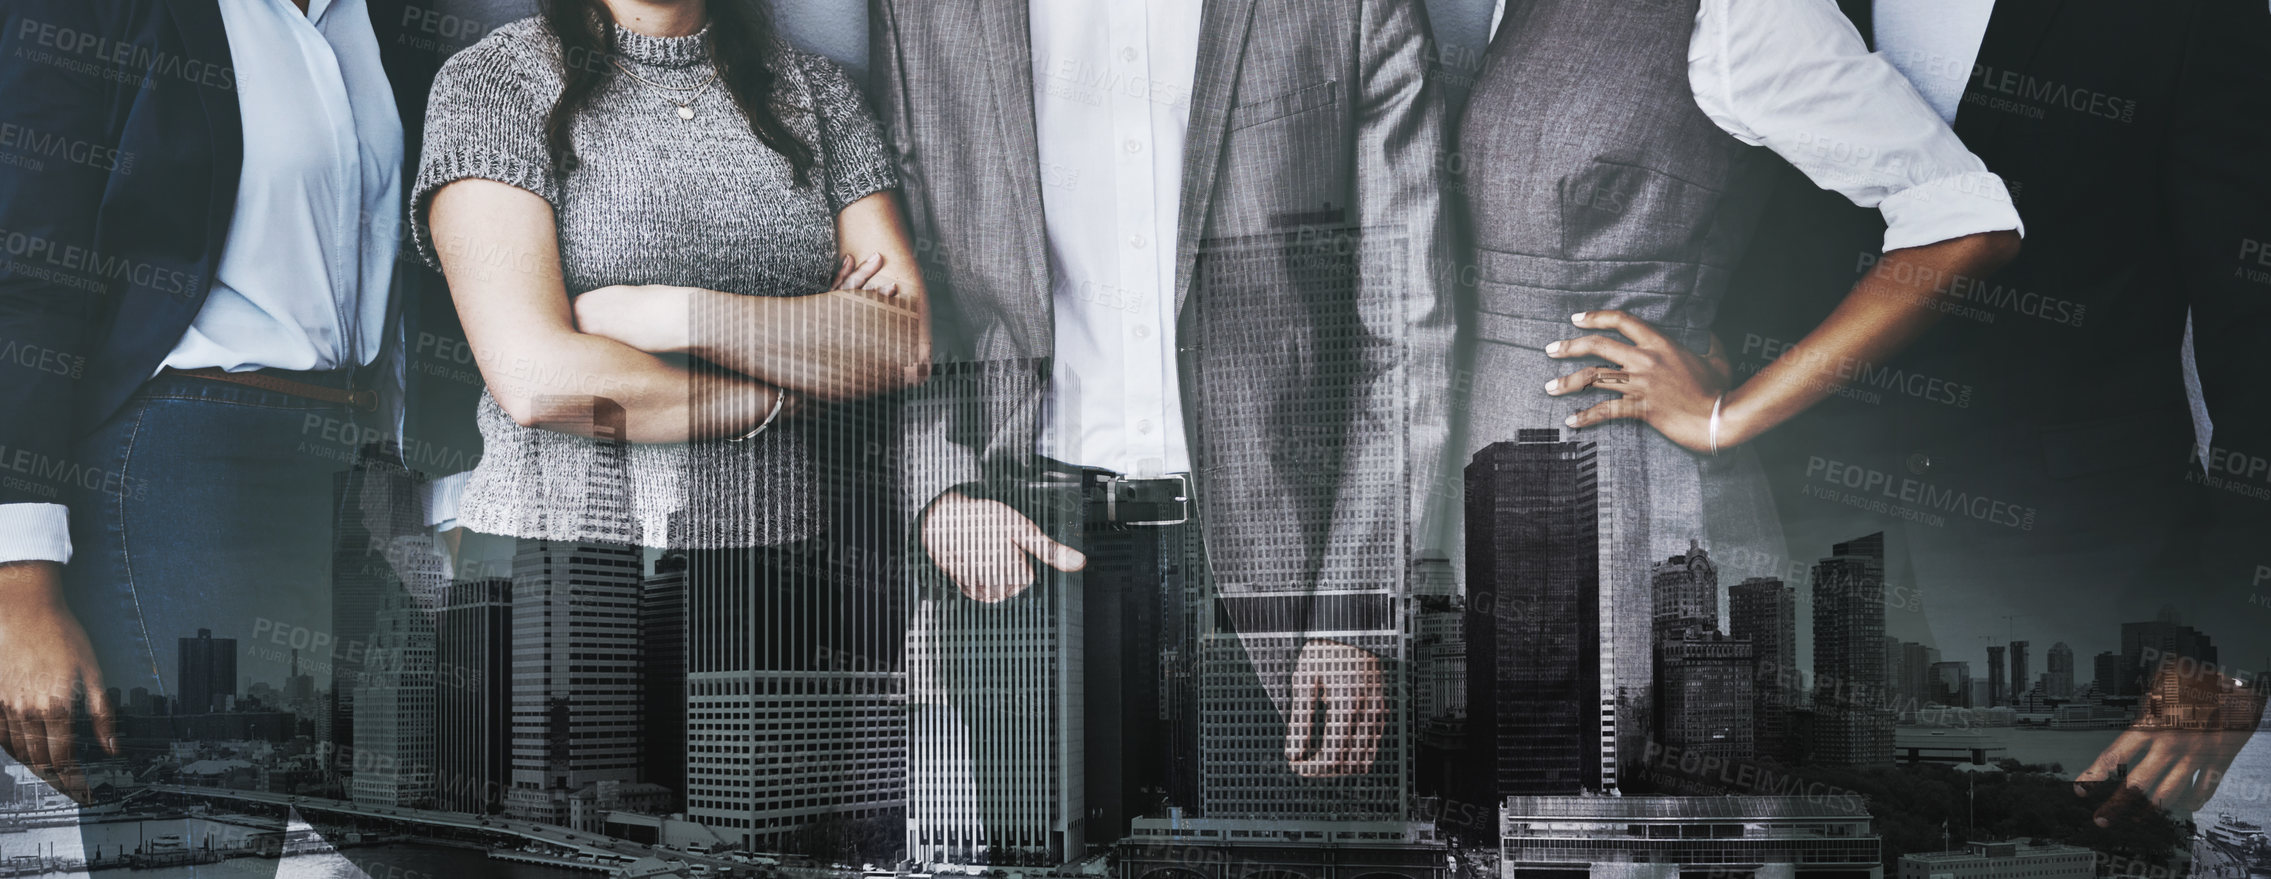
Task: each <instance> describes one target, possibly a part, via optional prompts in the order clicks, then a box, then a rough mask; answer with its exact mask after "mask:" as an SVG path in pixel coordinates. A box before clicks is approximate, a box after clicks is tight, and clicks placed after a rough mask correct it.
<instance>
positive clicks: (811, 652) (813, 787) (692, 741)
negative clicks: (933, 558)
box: [648, 548, 1009, 860]
mask: <svg viewBox="0 0 2271 879" xmlns="http://www.w3.org/2000/svg"><path fill="white" fill-rule="evenodd" d="M815 549H816V548H808V549H797V548H758V549H752V550H728V551H697V552H694V553H691V554H690V555H689V557H688V558H687V559H686V561H685V563H684V569H683V571H682V572H681V571H677V570H672V569H673V568H676V567H677V565H675V564H670V563H669V562H670V559H669V557H665V563H666V564H665V565H664V566H663V567H662V568H661V569H659V570H658V574H657V576H656V577H655V578H654V579H651V580H649V581H648V597H649V599H650V601H654V602H660V601H667V599H666V598H664V595H665V594H667V592H668V591H669V590H670V589H672V588H675V587H672V586H670V585H669V584H671V583H673V582H679V578H680V577H681V576H682V578H683V579H682V582H683V583H684V586H683V588H684V599H683V601H684V608H683V610H682V611H667V612H668V613H671V614H672V615H673V617H674V618H673V619H671V620H657V619H650V623H653V624H654V625H656V626H657V627H658V628H662V627H668V626H671V625H682V626H683V627H684V633H685V634H684V641H683V643H684V644H685V650H684V654H683V656H684V658H683V662H684V665H683V668H684V671H683V672H682V674H683V681H684V682H683V684H682V685H681V686H682V687H683V692H684V694H685V695H684V697H683V703H682V704H684V706H685V709H684V710H685V712H686V719H685V722H684V727H683V728H684V730H685V732H684V735H683V737H684V739H685V741H686V754H685V755H684V760H685V763H684V766H685V768H684V772H685V775H686V814H687V817H689V818H692V819H693V820H695V821H697V822H700V823H701V824H703V825H705V826H708V827H710V828H712V829H713V830H715V831H716V832H717V833H718V835H720V836H722V837H725V838H726V839H729V840H734V841H736V842H739V843H740V844H741V845H743V846H745V847H748V848H751V849H756V850H763V851H802V850H804V847H805V846H804V843H803V842H802V840H804V839H806V838H808V837H810V836H812V835H816V834H818V833H819V831H818V830H817V829H815V828H816V826H822V825H826V826H839V827H844V828H869V829H872V830H874V831H876V832H884V831H885V830H886V829H887V830H888V832H889V833H892V834H896V833H901V832H904V831H905V829H906V819H905V814H904V811H903V810H904V809H905V808H906V805H907V777H908V776H907V772H908V766H907V757H908V755H907V747H908V746H907V734H908V730H907V693H906V676H905V673H904V670H903V664H902V661H901V655H902V654H901V647H902V644H901V639H904V638H905V637H906V634H907V632H906V629H905V627H904V626H901V625H898V624H897V623H896V620H897V614H898V613H899V608H900V607H901V605H900V604H898V603H897V601H896V600H895V599H894V598H893V597H892V596H891V595H890V594H889V592H888V589H887V587H886V586H885V585H884V584H883V583H882V582H881V580H880V579H879V578H877V576H876V575H877V573H878V572H875V571H865V570H861V569H858V568H856V567H854V566H852V564H851V563H850V561H849V560H850V559H851V558H852V556H849V555H846V554H839V553H834V552H828V551H825V550H818V551H814V550H815ZM649 607H650V609H655V608H654V605H653V604H650V606H649ZM654 631H655V630H654V629H650V632H654ZM658 634H659V633H658ZM995 744H1005V745H1006V744H1009V743H995ZM815 854H822V855H825V854H827V853H826V852H815ZM939 860H945V859H939Z"/></svg>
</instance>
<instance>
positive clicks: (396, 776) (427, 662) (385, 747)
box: [350, 590, 437, 807]
mask: <svg viewBox="0 0 2271 879" xmlns="http://www.w3.org/2000/svg"><path fill="white" fill-rule="evenodd" d="M434 669H435V665H434V617H433V613H432V612H431V611H430V610H429V605H427V604H426V603H425V601H424V600H421V599H420V598H418V597H415V596H412V595H410V594H409V593H407V592H404V591H401V590H396V591H395V592H394V593H393V594H391V595H388V596H387V597H386V599H385V601H384V603H382V604H381V605H380V608H379V614H378V618H377V619H376V620H375V621H373V624H372V627H371V633H370V648H369V649H368V650H366V651H365V652H364V654H363V662H362V673H361V674H359V675H358V676H357V677H356V679H355V684H354V689H355V700H354V704H355V716H354V720H355V761H354V764H355V774H354V778H353V780H352V783H351V787H350V797H351V798H352V799H353V800H354V801H355V802H357V803H362V804H366V805H377V806H416V807H424V806H427V805H430V804H431V803H432V802H433V800H434V794H435V784H434V780H435V776H434V760H435V757H436V753H435V748H436V745H437V742H436V739H435V736H434V725H435V705H434V699H435V690H434V685H435V676H434Z"/></svg>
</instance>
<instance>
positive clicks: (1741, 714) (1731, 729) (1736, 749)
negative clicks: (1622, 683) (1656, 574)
mask: <svg viewBox="0 0 2271 879" xmlns="http://www.w3.org/2000/svg"><path fill="white" fill-rule="evenodd" d="M1656 655H1657V666H1656V686H1657V697H1656V718H1657V720H1656V722H1657V724H1658V726H1660V727H1661V728H1662V729H1661V732H1660V733H1658V740H1659V741H1660V742H1661V743H1662V744H1663V745H1664V746H1665V747H1666V748H1679V749H1680V753H1681V754H1683V755H1684V754H1688V753H1696V754H1701V755H1703V756H1704V757H1718V758H1721V759H1725V760H1747V759H1750V758H1751V757H1752V756H1754V755H1755V753H1756V750H1755V747H1754V744H1753V737H1754V736H1755V735H1756V732H1755V730H1754V728H1753V724H1752V720H1751V711H1752V696H1751V687H1752V686H1753V685H1754V683H1755V680H1756V677H1755V676H1756V674H1757V665H1758V663H1757V656H1756V655H1755V654H1754V652H1753V645H1752V644H1751V642H1749V641H1745V640H1742V639H1739V638H1730V637H1728V636H1726V635H1722V634H1720V633H1718V632H1716V631H1710V632H1691V633H1690V634H1685V635H1682V636H1680V637H1677V638H1667V639H1665V640H1664V641H1662V642H1660V643H1659V644H1657V646H1656Z"/></svg>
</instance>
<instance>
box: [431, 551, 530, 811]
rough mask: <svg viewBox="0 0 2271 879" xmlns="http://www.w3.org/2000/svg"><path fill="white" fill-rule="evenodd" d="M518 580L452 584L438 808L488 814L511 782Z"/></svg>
mask: <svg viewBox="0 0 2271 879" xmlns="http://www.w3.org/2000/svg"><path fill="white" fill-rule="evenodd" d="M512 619H513V583H512V581H511V580H509V579H506V578H503V577H494V578H489V579H483V580H470V581H465V582H460V583H453V584H450V587H449V589H448V591H447V592H445V593H444V594H443V596H442V600H441V601H440V603H439V606H438V612H437V614H436V616H435V629H436V632H435V638H434V657H435V661H434V665H435V687H434V692H435V697H436V698H435V704H434V716H435V723H434V728H435V731H436V736H435V738H436V740H437V743H438V744H437V746H436V755H435V759H434V767H435V782H436V784H435V787H436V790H435V803H434V805H435V807H436V808H440V809H447V810H450V811H453V812H466V813H470V814H476V815H486V814H490V813H493V812H498V811H502V810H503V809H504V796H505V789H506V787H508V786H509V785H510V784H511V774H510V771H509V770H510V768H511V765H512V764H511V751H510V747H511V743H512V648H513V640H512V639H513V630H512Z"/></svg>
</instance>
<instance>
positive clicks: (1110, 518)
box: [1104, 473, 1191, 527]
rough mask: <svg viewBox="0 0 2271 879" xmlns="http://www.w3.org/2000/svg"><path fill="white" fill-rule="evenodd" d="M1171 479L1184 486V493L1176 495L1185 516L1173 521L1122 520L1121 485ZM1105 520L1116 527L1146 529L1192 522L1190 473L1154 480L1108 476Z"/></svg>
mask: <svg viewBox="0 0 2271 879" xmlns="http://www.w3.org/2000/svg"><path fill="white" fill-rule="evenodd" d="M1170 479H1172V480H1175V481H1177V482H1179V483H1181V484H1182V486H1183V488H1182V491H1181V492H1179V493H1177V494H1176V495H1175V503H1177V504H1179V505H1181V507H1182V510H1183V515H1181V516H1178V517H1176V518H1173V519H1151V520H1145V519H1130V520H1122V519H1121V518H1120V485H1121V483H1126V482H1165V481H1167V480H1170ZM1104 520H1105V521H1107V522H1110V523H1112V524H1115V525H1137V526H1145V527H1165V526H1169V525H1181V524H1183V523H1185V522H1188V521H1191V474H1188V473H1177V474H1175V475H1173V476H1156V477H1152V478H1149V479H1129V478H1127V477H1124V476H1107V477H1105V478H1104Z"/></svg>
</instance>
